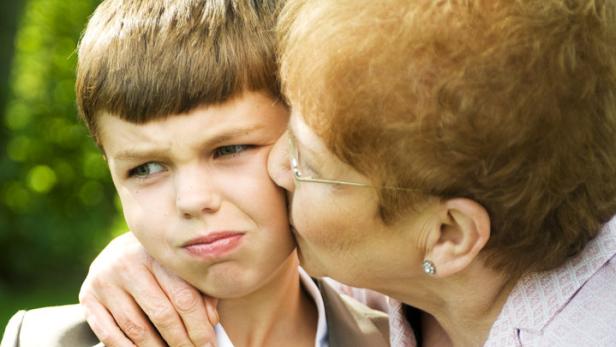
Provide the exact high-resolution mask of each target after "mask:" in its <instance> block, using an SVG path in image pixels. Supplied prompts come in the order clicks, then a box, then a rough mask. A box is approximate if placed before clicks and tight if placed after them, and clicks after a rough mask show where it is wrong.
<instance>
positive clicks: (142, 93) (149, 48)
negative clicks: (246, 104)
mask: <svg viewBox="0 0 616 347" xmlns="http://www.w3.org/2000/svg"><path fill="white" fill-rule="evenodd" d="M281 2H282V1H277V0H263V1H243V0H220V1H205V0H131V1H126V0H106V1H103V2H102V3H101V4H100V5H99V6H98V8H97V9H96V11H95V12H94V14H93V15H92V17H91V18H90V21H89V23H88V26H87V28H86V31H85V32H84V35H83V38H82V39H81V43H80V45H79V61H78V68H77V85H76V89H77V90H76V93H77V104H78V106H79V109H80V113H81V115H82V117H83V119H84V121H85V122H86V124H87V125H88V128H89V129H90V132H91V133H92V134H93V135H94V136H95V137H96V136H97V128H96V120H97V116H98V115H99V113H100V112H101V111H105V112H109V113H111V114H114V115H117V116H119V117H121V118H122V119H124V120H127V121H130V122H135V123H144V122H148V121H150V120H154V119H158V118H163V117H166V116H168V115H171V114H179V113H186V112H189V111H191V110H192V109H194V108H196V107H199V106H203V105H209V104H218V103H222V102H225V101H227V100H228V99H230V98H232V97H234V96H237V95H239V94H241V93H242V92H243V91H247V90H251V91H257V90H259V91H264V92H267V93H269V94H271V96H272V97H274V98H281V95H280V87H279V80H278V73H277V72H278V69H277V65H276V58H275V39H276V37H275V33H274V28H275V23H276V18H277V14H278V12H279V11H278V10H279V3H281Z"/></svg>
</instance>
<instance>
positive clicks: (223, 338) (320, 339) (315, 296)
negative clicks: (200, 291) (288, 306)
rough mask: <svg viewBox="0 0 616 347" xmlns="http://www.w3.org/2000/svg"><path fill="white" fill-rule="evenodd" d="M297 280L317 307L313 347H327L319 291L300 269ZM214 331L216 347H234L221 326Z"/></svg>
mask: <svg viewBox="0 0 616 347" xmlns="http://www.w3.org/2000/svg"><path fill="white" fill-rule="evenodd" d="M299 278H300V280H301V284H302V286H303V287H304V289H306V291H307V292H308V294H310V296H311V297H312V300H314V303H315V304H316V305H317V313H318V315H319V319H318V320H317V333H316V335H315V340H314V346H315V347H329V343H328V335H327V318H326V316H325V304H324V302H323V297H322V296H321V292H320V291H319V287H317V285H316V283H314V281H313V280H312V278H310V276H309V275H308V274H307V273H306V271H304V269H302V268H301V267H299ZM214 331H215V332H216V344H217V346H218V347H234V346H233V343H232V342H231V339H229V336H228V335H227V333H226V332H225V329H224V328H223V327H222V325H221V324H217V325H216V326H214Z"/></svg>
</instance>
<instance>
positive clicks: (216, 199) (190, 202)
mask: <svg viewBox="0 0 616 347" xmlns="http://www.w3.org/2000/svg"><path fill="white" fill-rule="evenodd" d="M221 202H222V198H221V196H220V194H219V192H218V190H217V189H216V185H215V184H214V183H213V182H211V180H210V179H209V178H208V177H207V174H206V173H205V172H204V170H196V169H192V170H185V171H184V172H182V173H180V174H178V177H177V178H176V206H177V209H178V212H179V213H181V214H182V216H183V217H184V218H187V219H191V218H197V217H199V216H201V215H203V214H204V213H213V212H216V211H218V209H220V204H221Z"/></svg>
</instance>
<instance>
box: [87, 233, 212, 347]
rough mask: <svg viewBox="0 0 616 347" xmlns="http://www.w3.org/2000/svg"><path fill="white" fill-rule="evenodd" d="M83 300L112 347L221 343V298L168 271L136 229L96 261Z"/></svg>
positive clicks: (90, 320) (95, 327)
mask: <svg viewBox="0 0 616 347" xmlns="http://www.w3.org/2000/svg"><path fill="white" fill-rule="evenodd" d="M79 302H80V303H81V305H82V306H83V307H84V308H85V312H86V319H87V321H88V324H89V325H90V327H91V328H92V330H93V331H94V333H95V334H96V336H97V337H98V338H99V339H100V340H101V342H103V343H104V344H105V345H106V346H108V347H116V346H117V347H120V346H121V347H123V346H135V345H136V346H140V347H141V346H147V347H149V346H166V344H165V342H164V341H166V342H167V344H168V345H169V346H195V347H201V346H215V344H216V336H215V333H214V329H213V327H214V325H216V324H217V323H218V320H219V318H218V313H217V311H216V300H214V299H211V298H207V297H204V296H202V295H201V293H200V292H199V291H198V290H197V289H195V288H194V287H192V286H191V285H189V284H188V283H186V282H184V281H183V280H181V279H180V278H178V277H176V276H174V275H173V274H171V273H169V272H167V271H166V270H165V269H164V268H163V267H162V266H161V265H160V264H158V263H157V262H156V261H155V260H154V259H152V258H151V257H150V256H149V255H148V254H147V253H146V252H145V250H144V249H143V247H142V246H141V244H140V243H139V241H138V240H137V239H136V238H135V237H134V236H133V234H132V233H130V232H127V233H125V234H123V235H121V236H118V237H117V238H115V239H114V240H113V241H111V242H110V243H109V245H107V247H106V248H105V249H104V250H103V251H102V252H101V253H100V254H99V255H98V257H97V258H96V259H95V260H94V262H93V263H92V265H91V266H90V271H89V273H88V276H87V277H86V279H85V281H84V283H83V285H82V286H81V290H80V292H79ZM157 330H158V331H157ZM159 334H160V335H159ZM163 340H164V341H163Z"/></svg>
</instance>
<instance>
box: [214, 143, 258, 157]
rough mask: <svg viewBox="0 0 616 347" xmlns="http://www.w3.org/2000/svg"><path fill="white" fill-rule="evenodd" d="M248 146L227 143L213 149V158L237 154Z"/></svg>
mask: <svg viewBox="0 0 616 347" xmlns="http://www.w3.org/2000/svg"><path fill="white" fill-rule="evenodd" d="M248 148H250V146H249V145H229V146H222V147H218V148H216V149H215V150H214V158H218V157H222V156H225V155H234V154H239V153H241V152H243V151H245V150H247V149H248Z"/></svg>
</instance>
